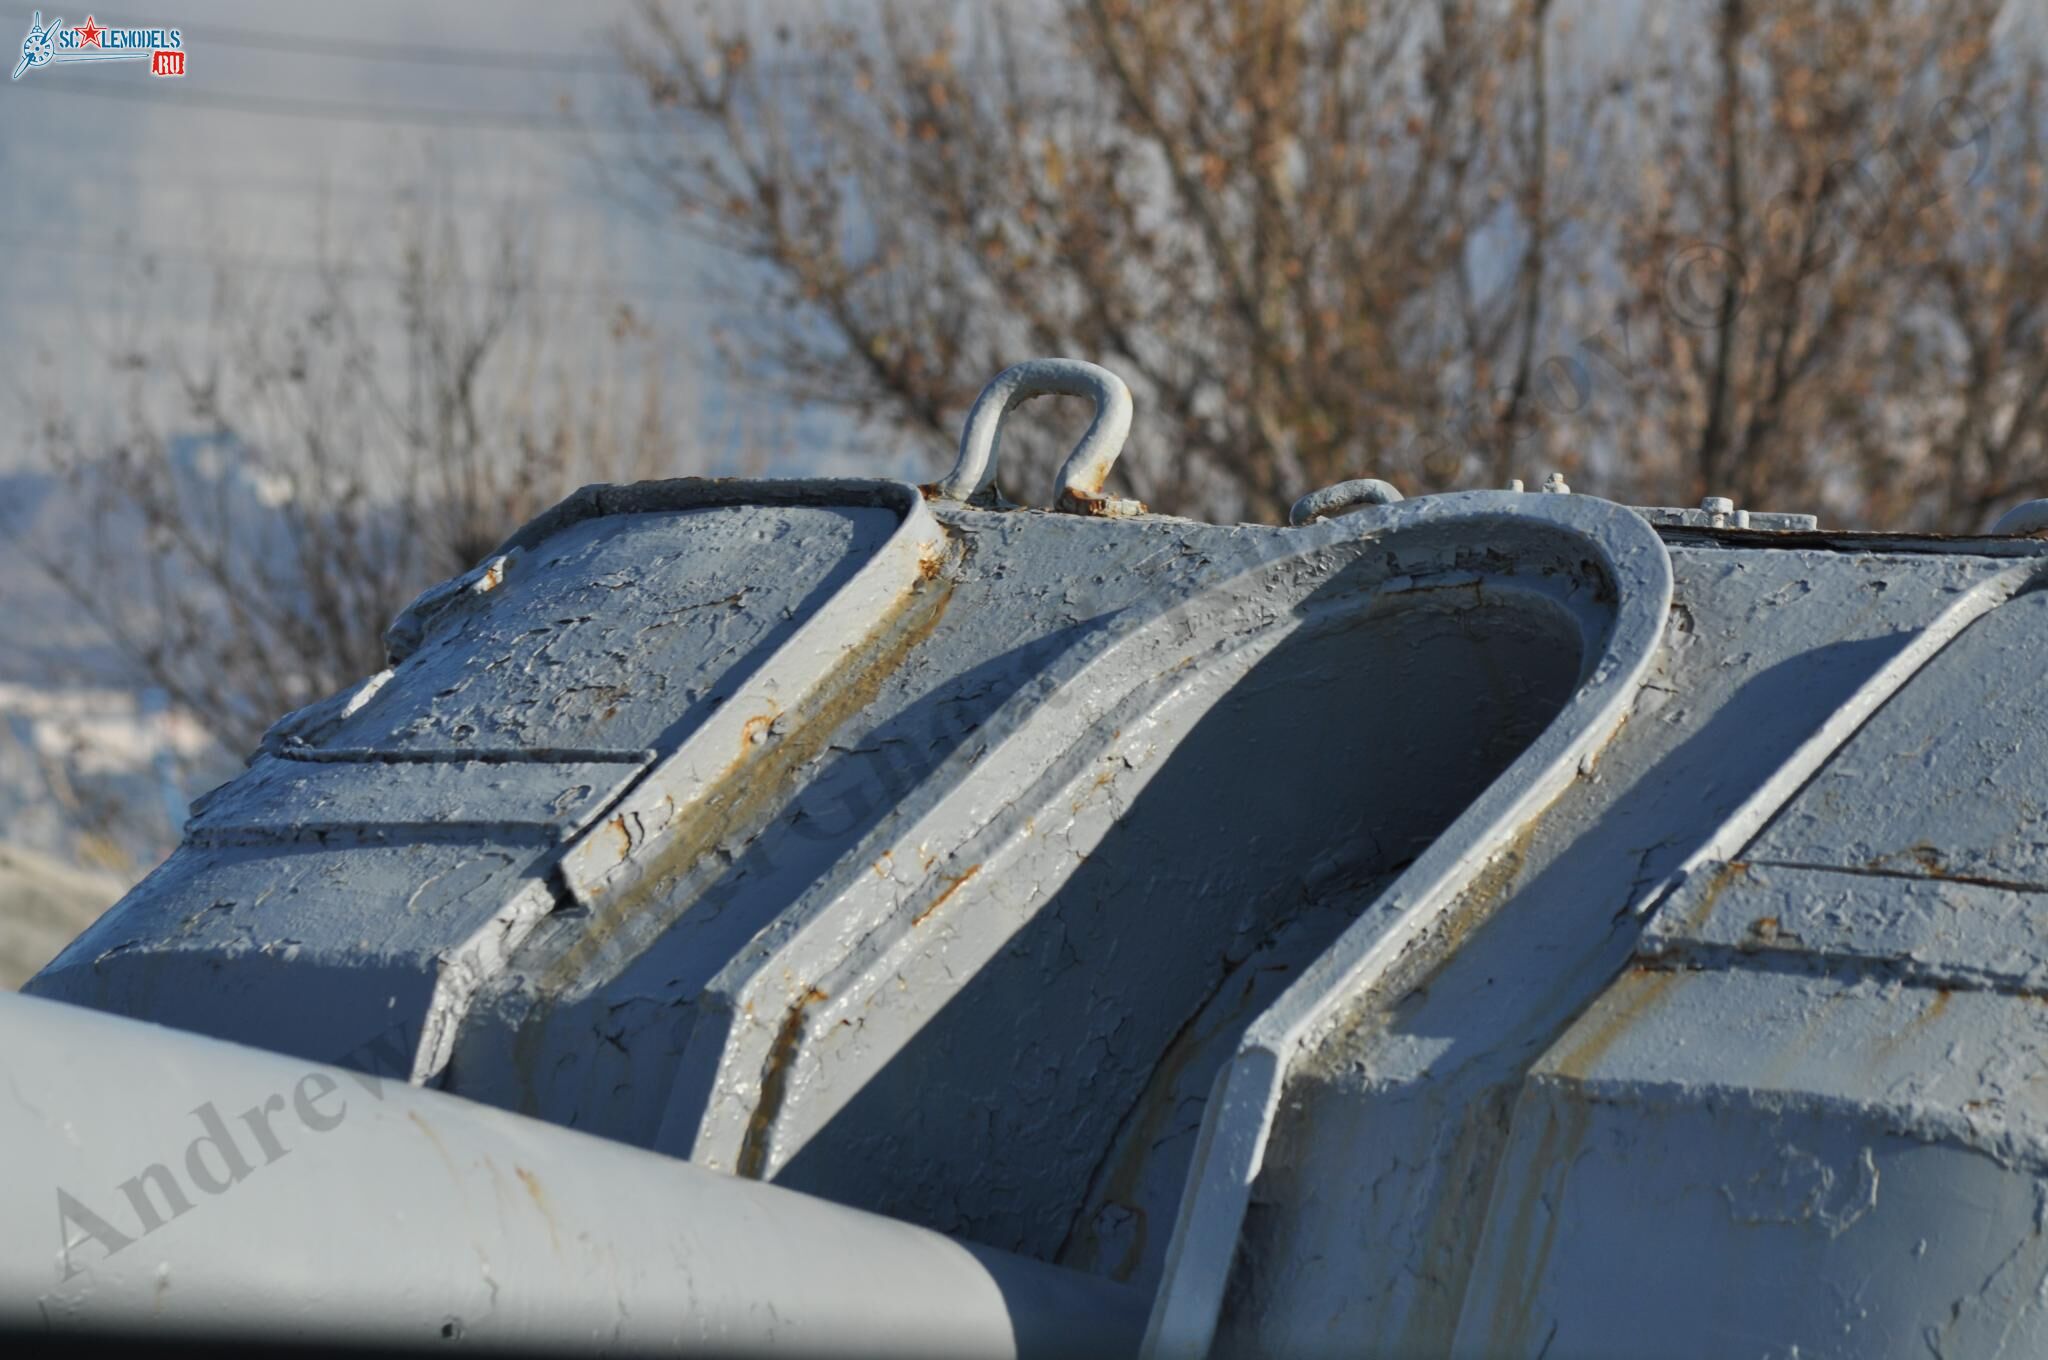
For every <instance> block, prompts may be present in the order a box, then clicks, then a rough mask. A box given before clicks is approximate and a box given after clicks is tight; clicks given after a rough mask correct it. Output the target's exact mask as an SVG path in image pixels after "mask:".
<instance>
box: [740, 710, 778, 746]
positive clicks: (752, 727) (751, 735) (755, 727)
mask: <svg viewBox="0 0 2048 1360" xmlns="http://www.w3.org/2000/svg"><path fill="white" fill-rule="evenodd" d="M781 716H782V715H781V714H780V713H756V714H755V715H754V716H753V717H751V718H749V719H747V721H746V722H745V723H744V724H743V725H742V726H741V727H740V746H741V748H742V750H744V749H745V748H746V747H749V746H759V745H760V744H761V743H762V742H764V741H766V740H768V729H769V728H771V727H773V726H774V725H775V720H776V719H777V718H779V717H781Z"/></svg>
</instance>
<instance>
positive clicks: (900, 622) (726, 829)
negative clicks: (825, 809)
mask: <svg viewBox="0 0 2048 1360" xmlns="http://www.w3.org/2000/svg"><path fill="white" fill-rule="evenodd" d="M951 599H952V582H951V580H950V578H948V577H945V576H943V575H942V576H940V577H939V578H938V579H937V580H936V581H935V582H933V583H932V584H929V585H925V584H922V583H920V584H917V585H914V586H912V587H911V588H910V589H909V590H907V591H905V592H904V594H903V595H902V597H901V598H899V599H898V600H897V601H896V603H895V604H894V605H893V606H892V608H891V609H890V610H889V611H888V612H887V613H886V614H885V615H884V616H883V617H882V618H881V619H880V620H878V621H877V624H876V626H875V628H874V629H873V630H872V631H871V632H870V633H869V634H868V641H867V645H865V646H862V647H859V648H855V649H853V650H852V651H850V652H848V653H847V654H846V655H845V656H844V657H842V658H841V659H840V661H839V663H838V664H837V665H836V666H835V667H834V668H833V670H832V672H831V673H830V674H829V675H827V676H826V677H825V679H824V680H823V681H822V682H820V683H819V685H818V686H817V687H816V689H815V690H814V691H813V692H812V694H811V695H809V696H806V699H805V702H804V703H803V704H801V705H799V706H797V707H795V708H793V709H789V710H786V711H785V712H784V713H783V714H781V715H779V716H780V717H782V718H786V719H789V720H791V721H789V722H788V723H787V729H786V730H785V731H784V732H783V733H782V739H781V740H779V741H775V742H764V743H762V744H761V745H758V746H756V745H752V744H751V743H747V742H743V743H741V746H740V749H739V751H738V752H737V754H736V755H735V756H734V758H733V760H732V763H731V764H730V765H728V766H727V767H726V768H725V769H724V770H722V771H720V772H719V774H718V776H717V778H716V780H715V781H713V782H714V785H715V787H714V788H713V789H712V790H711V791H710V792H709V793H707V795H706V796H705V797H703V798H700V799H698V800H697V801H696V802H695V803H693V804H692V805H691V806H690V807H689V809H688V810H687V811H685V812H684V813H683V815H682V816H681V817H680V818H678V819H677V820H676V821H675V822H673V823H671V825H670V827H669V828H668V829H667V834H665V835H664V836H663V837H662V840H663V842H664V844H662V845H661V846H660V848H659V849H658V851H656V852H655V854H654V855H653V856H652V857H651V858H650V862H649V864H648V866H647V871H646V873H644V874H643V875H642V876H641V877H640V878H639V879H638V881H637V882H635V883H634V884H632V885H631V886H630V887H628V888H626V889H625V890H624V891H622V892H620V893H619V894H618V895H617V896H607V895H605V894H604V893H603V890H602V889H600V890H599V892H598V893H597V894H596V897H597V900H596V902H595V903H594V904H593V908H592V911H591V916H590V919H589V921H588V923H587V924H586V925H585V927H584V929H583V931H582V933H581V934H579V935H578V936H577V938H576V940H575V941H574V942H573V943H571V944H570V945H569V946H568V947H567V948H566V949H564V950H563V951H562V953H561V954H560V955H559V956H558V957H557V958H556V959H555V961H554V962H553V963H552V964H551V965H550V966H549V967H548V969H547V971H546V976H545V977H544V978H543V979H542V980H541V986H540V989H539V990H540V991H541V992H542V994H543V995H547V994H551V993H553V992H554V991H557V990H559V989H561V988H562V987H565V986H567V985H568V984H569V983H570V982H572V981H574V980H575V979H578V978H581V977H583V976H584V975H585V973H586V972H587V971H588V969H589V965H590V962H591V960H592V958H593V956H594V955H596V954H597V952H598V951H599V950H601V949H603V948H604V947H605V946H606V944H608V943H609V942H610V941H611V939H612V938H613V937H614V936H616V935H617V934H618V932H619V931H620V929H621V928H622V927H623V926H625V924H626V923H627V922H629V921H634V920H636V919H639V918H640V917H642V916H643V915H647V914H649V913H659V914H660V915H661V916H662V917H663V918H664V919H665V920H666V919H673V918H674V917H676V916H679V915H681V914H682V912H683V911H685V910H687V909H688V907H689V905H690V903H691V902H693V901H695V900H696V896H697V894H695V893H692V894H690V895H689V896H688V897H687V898H686V899H684V900H678V901H670V900H669V897H670V894H671V892H672V889H673V884H674V882H675V880H676V879H677V878H678V877H680V876H681V875H683V874H685V873H687V872H688V871H689V870H690V868H691V867H692V866H693V865H695V864H696V863H697V861H698V860H700V859H701V858H702V857H703V856H704V855H706V854H707V853H709V852H710V851H711V850H713V849H714V848H715V847H717V846H718V845H720V844H722V843H724V842H725V841H727V840H729V839H730V838H732V837H733V836H735V835H737V834H739V833H741V832H742V831H744V830H745V829H746V828H748V827H750V826H753V825H755V824H757V823H759V822H760V821H761V820H762V819H763V818H765V817H766V816H767V815H768V814H769V812H770V811H771V810H772V809H773V808H774V807H776V806H777V805H778V804H779V802H780V801H781V800H782V799H783V798H784V797H785V796H786V794H787V792H788V788H789V784H790V781H791V779H792V778H793V777H794V775H795V773H796V772H797V771H798V770H800V769H802V768H803V767H804V766H805V765H806V764H807V763H808V762H810V761H811V760H812V759H814V758H815V757H816V756H817V755H818V754H819V753H820V752H822V751H823V750H824V748H825V744H826V742H827V741H829V740H830V739H831V736H832V733H834V732H835V731H837V730H838V729H839V727H840V726H841V725H842V724H843V723H845V721H846V720H847V719H848V718H849V717H851V716H853V715H854V714H856V713H859V712H861V711H862V710H863V709H865V708H867V707H868V706H869V705H871V704H872V703H873V702H874V699H875V696H876V694H877V693H879V691H880V690H881V687H882V682H883V681H884V680H886V679H887V678H888V677H889V676H890V675H892V674H894V673H895V671H896V669H897V668H898V667H899V666H901V665H902V664H903V662H904V661H905V660H906V659H907V658H908V657H909V655H910V654H911V653H912V652H913V651H915V650H916V649H917V647H918V645H919V644H920V643H922V642H923V641H924V640H925V639H926V638H928V637H929V636H931V634H932V631H933V630H934V629H936V628H937V627H938V625H939V622H940V620H941V619H943V618H944V617H945V612H946V606H947V604H948V603H949V602H950V601H951ZM756 721H761V720H758V719H757V720H756ZM614 820H616V819H614ZM546 1009H547V1007H546V1005H545V1004H543V1005H542V1006H541V1007H539V1008H538V1009H537V1011H536V1014H535V1015H534V1016H533V1017H531V1018H530V1019H529V1021H528V1026H536V1025H541V1024H544V1023H545V1015H544V1012H545V1011H546ZM522 1028H525V1027H524V1026H523V1027H522Z"/></svg>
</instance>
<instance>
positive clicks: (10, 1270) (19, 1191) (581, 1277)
mask: <svg viewBox="0 0 2048 1360" xmlns="http://www.w3.org/2000/svg"><path fill="white" fill-rule="evenodd" d="M0 1032H4V1033H7V1034H9V1035H10V1036H19V1035H27V1034H33V1035H34V1036H35V1042H34V1043H33V1044H12V1045H9V1051H8V1053H7V1054H6V1056H5V1059H4V1062H5V1072H6V1077H7V1099H6V1100H5V1102H4V1103H0V1146H5V1147H6V1149H7V1156H8V1162H9V1171H8V1174H7V1176H6V1177H5V1178H0V1221H4V1222H5V1223H6V1224H7V1225H8V1227H7V1231H6V1232H5V1233H4V1234H0V1325H4V1326H11V1327H24V1326H41V1327H45V1328H48V1329H50V1330H51V1331H54V1332H57V1333H60V1334H61V1333H62V1332H64V1331H65V1330H67V1329H70V1328H86V1327H89V1328H92V1329H94V1330H96V1331H107V1330H109V1329H114V1330H120V1331H133V1332H136V1333H138V1334H141V1335H143V1336H146V1337H148V1338H151V1339H155V1340H159V1341H161V1340H171V1339H176V1338H178V1337H180V1336H181V1335H193V1336H197V1337H203V1338H211V1339H216V1340H218V1339H224V1338H228V1337H235V1338H244V1339H248V1340H253V1341H271V1342H286V1341H299V1342H304V1341H329V1342H331V1341H337V1340H340V1341H346V1342H348V1343H350V1344H351V1345H353V1346H359V1347H368V1346H374V1345H380V1344H410V1345H422V1346H423V1345H429V1344H437V1343H441V1342H444V1341H445V1342H460V1343H467V1344H471V1345H478V1344H480V1345H483V1346H486V1347H492V1348H516V1349H531V1350H533V1351H535V1352H537V1353H561V1352H563V1351H566V1350H577V1351H584V1350H602V1351H608V1352H615V1353H616V1352H625V1353H650V1354H652V1353H659V1354H663V1355H718V1356H732V1355H797V1356H808V1355H818V1354H821V1353H826V1352H830V1353H832V1354H838V1355H864V1356H875V1357H884V1356H905V1355H927V1356H934V1357H939V1356H945V1357H951V1356H1000V1357H1010V1356H1043V1357H1047V1358H1048V1360H1052V1358H1053V1357H1064V1356H1069V1355H1115V1354H1128V1352H1129V1350H1130V1348H1131V1347H1132V1346H1133V1345H1135V1344H1136V1340H1137V1335H1138V1331H1139V1329H1140V1327H1141V1326H1142V1323H1143V1304H1144V1300H1143V1297H1142V1296H1140V1295H1137V1294H1135V1293H1134V1292H1133V1291H1128V1290H1123V1289H1120V1288H1118V1287H1116V1286H1114V1285H1109V1284H1106V1283H1104V1282H1102V1281H1098V1280H1094V1279H1091V1278H1089V1277H1087V1276H1083V1275H1079V1274H1075V1273H1072V1272H1065V1271H1057V1270H1054V1269H1052V1268H1050V1267H1048V1266H1044V1265H1040V1264H1038V1263H1037V1262H1034V1261H1025V1260H1020V1259H1017V1258H1015V1257H1008V1256H1005V1255H1003V1254H1002V1253H1000V1252H994V1251H989V1250H987V1249H985V1248H976V1247H967V1246H962V1245H961V1244H959V1243H955V1242H951V1241H948V1240H947V1239H945V1238H943V1237H940V1236H938V1235H937V1234H934V1233H930V1232H926V1231H923V1230H921V1229H918V1228H913V1227H910V1226H909V1225H907V1224H904V1223H899V1222H894V1221H892V1220H889V1219H886V1218H880V1217H877V1216H875V1215H872V1214H864V1213H860V1212H858V1211H856V1210H851V1209H844V1208H841V1207H839V1206H837V1205H832V1204H825V1203H822V1202H820V1201H818V1200H815V1199H809V1198H806V1197H805V1196H802V1195H795V1194H791V1193H789V1192H788V1191H785V1190H779V1189H776V1188H775V1187H773V1186H766V1185H757V1184H753V1183H751V1182H747V1181H742V1180H736V1179H734V1178H732V1177H729V1176H721V1175H717V1174H715V1173H713V1172H710V1171H706V1170H704V1169H702V1168H699V1167H693V1166H690V1165H688V1164H687V1163H683V1162H678V1161H675V1160H673V1159H669V1158H663V1157H657V1156H654V1155H652V1154H650V1153H645V1152H641V1151H638V1150H636V1149H633V1148H628V1147H623V1146H621V1145H619V1144H617V1143H613V1142H608V1141H605V1140H602V1139H597V1138H590V1137H587V1136H585V1135H582V1134H578V1133H575V1132H572V1131H570V1130H567V1129H560V1128H554V1127H551V1126H549V1125H546V1124H541V1123H537V1122H535V1121H532V1120H528V1119H522V1118H520V1117H518V1116H516V1115H509V1114H505V1113H503V1112H501V1111H497V1110H490V1109H486V1108H483V1107H481V1106H478V1105H473V1104H471V1103H469V1102H467V1101H462V1100H456V1099H454V1098H452V1097H449V1096H445V1095H441V1094H439V1093H436V1092H432V1091H421V1090H418V1089H416V1088H414V1087H410V1086H407V1085H405V1084H404V1083H402V1082H394V1081H380V1080H375V1079H371V1078H367V1077H362V1076H360V1075H358V1074H356V1073H353V1072H349V1071H345V1070H342V1069H338V1068H330V1067H326V1066H322V1065H316V1064H308V1063H305V1062H302V1061H297V1060H294V1059H289V1058H284V1057H280V1056H278V1055H275V1054H271V1053H262V1052H258V1051H256V1050H253V1049H248V1048H243V1047H241V1046H239V1045H233V1044H225V1043H219V1042H215V1041H210V1040H202V1039H196V1038H193V1037H192V1036H189V1035H180V1034H177V1033H176V1032H175V1031H171V1030H166V1029H161V1028H158V1027H157V1026H154V1025H145V1024H141V1023H138V1022H136V1021H133V1020H125V1019H121V1018H118V1017H115V1016H108V1015H99V1014H94V1013H93V1012H90V1011H86V1010H82V1009H80V1008H77V1007H73V1006H63V1005H58V1004H56V1003H53V1002H48V1001H39V1000H35V999H33V998H27V997H19V996H13V995H8V994H4V993H0ZM906 1281H914V1282H915V1287H916V1289H917V1292H918V1296H919V1297H918V1300H917V1306H916V1307H914V1308H909V1307H904V1306H902V1305H901V1303H900V1302H899V1300H900V1299H901V1296H902V1291H903V1289H904V1287H905V1282H906Z"/></svg>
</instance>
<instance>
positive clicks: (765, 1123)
mask: <svg viewBox="0 0 2048 1360" xmlns="http://www.w3.org/2000/svg"><path fill="white" fill-rule="evenodd" d="M830 999H831V998H830V997H829V996H827V995H826V994H825V993H824V992H822V991H820V990H819V989H818V988H816V987H812V988H809V989H807V990H806V991H805V992H804V994H803V996H802V997H800V998H798V1000H797V1003H796V1004H795V1005H794V1006H791V1007H790V1008H789V1014H788V1015H785V1016H784V1017H783V1018H782V1028H781V1029H779V1030H777V1031H776V1032H775V1042H774V1043H772V1044H770V1045H769V1046H768V1062H767V1064H766V1065H765V1066H764V1067H763V1068H762V1069H761V1098H760V1099H759V1100H758V1101H756V1102H755V1103H754V1112H753V1113H752V1114H751V1115H749V1116H747V1132H746V1135H745V1137H743V1138H742V1139H741V1140H740V1155H739V1159H738V1161H737V1163H736V1165H735V1166H734V1168H733V1172H734V1174H735V1175H738V1176H743V1177H745V1178H746V1179H748V1180H755V1181H757V1180H760V1179H761V1173H762V1172H763V1171H764V1170H766V1169H767V1166H768V1135H769V1133H770V1131H771V1130H772V1129H773V1128H774V1127H775V1118H776V1116H777V1115H779V1114H781V1113H782V1102H783V1101H784V1100H785V1099H787V1098H788V1096H789V1069H790V1068H791V1067H792V1066H793V1065H794V1064H795V1062H796V1055H797V1050H798V1049H799V1048H801V1047H803V1042H804V1018H805V1017H804V1012H806V1011H808V1010H809V1009H810V1008H811V1007H812V1006H814V1005H816V1004H817V1003H818V1002H820V1001H829V1000H830Z"/></svg>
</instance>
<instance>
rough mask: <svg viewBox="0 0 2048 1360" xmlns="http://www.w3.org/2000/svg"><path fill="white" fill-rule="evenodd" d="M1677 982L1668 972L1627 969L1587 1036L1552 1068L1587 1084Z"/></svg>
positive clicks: (1665, 970)
mask: <svg viewBox="0 0 2048 1360" xmlns="http://www.w3.org/2000/svg"><path fill="white" fill-rule="evenodd" d="M1676 981H1678V974H1677V973H1676V972H1674V971H1672V970H1670V969H1665V968H1650V967H1646V966H1644V965H1642V964H1636V965H1634V966H1632V967H1630V968H1629V970H1628V971H1627V972H1625V973H1623V974H1622V975H1621V978H1620V980H1619V981H1617V982H1616V983H1615V984H1614V987H1613V988H1612V990H1610V991H1609V992H1608V993H1607V996H1606V997H1605V998H1603V999H1602V1004H1601V1008H1600V1009H1599V1010H1596V1011H1595V1012H1594V1013H1593V1015H1594V1017H1597V1018H1596V1019H1594V1022H1593V1023H1592V1024H1591V1025H1590V1026H1589V1027H1588V1031H1587V1033H1586V1034H1585V1035H1584V1036H1583V1037H1581V1038H1580V1039H1579V1041H1578V1043H1577V1044H1576V1045H1575V1046H1574V1047H1573V1048H1572V1049H1571V1050H1570V1051H1569V1052H1567V1053H1564V1054H1563V1055H1561V1056H1560V1057H1559V1058H1558V1060H1557V1062H1556V1064H1555V1066H1556V1069H1557V1071H1558V1072H1559V1073H1560V1074H1561V1075H1563V1076H1566V1077H1570V1078H1572V1079H1573V1080H1575V1081H1584V1080H1586V1079H1587V1077H1588V1076H1589V1075H1590V1074H1591V1072H1592V1070H1593V1067H1594V1066H1595V1064H1597V1063H1598V1062H1599V1061H1600V1059H1601V1058H1602V1057H1604V1056H1606V1054H1607V1051H1608V1050H1609V1049H1611V1048H1613V1047H1614V1045H1615V1044H1616V1042H1618V1041H1619V1040H1620V1039H1621V1036H1622V1035H1624V1034H1626V1033H1628V1031H1629V1030H1630V1029H1631V1028H1633V1027H1634V1026H1635V1024H1636V1022H1637V1021H1639V1020H1641V1019H1642V1018H1643V1017H1644V1016H1645V1015H1647V1014H1649V1012H1650V1010H1651V1009H1652V1008H1653V1007H1655V1006H1656V1005H1657V1003H1658V1002H1660V1001H1662V1000H1663V999H1664V994H1665V993H1666V992H1668V991H1670V989H1671V985H1672V984H1673V983H1674V982H1676Z"/></svg>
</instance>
